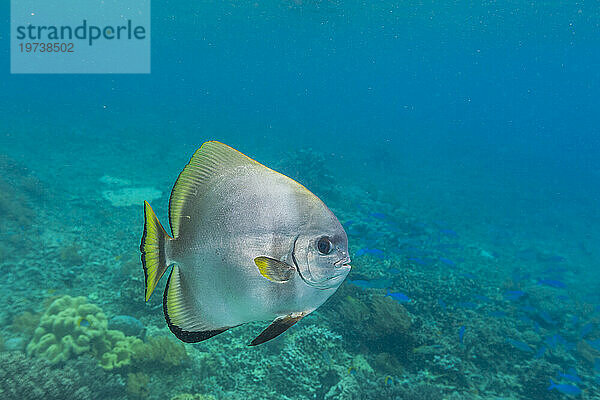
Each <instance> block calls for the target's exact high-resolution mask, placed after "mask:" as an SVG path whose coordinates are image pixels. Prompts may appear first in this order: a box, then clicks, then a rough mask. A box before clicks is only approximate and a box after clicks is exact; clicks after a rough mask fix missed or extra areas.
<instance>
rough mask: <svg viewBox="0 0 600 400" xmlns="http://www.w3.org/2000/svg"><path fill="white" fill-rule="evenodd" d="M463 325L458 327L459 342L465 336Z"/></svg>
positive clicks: (461, 341) (461, 342)
mask: <svg viewBox="0 0 600 400" xmlns="http://www.w3.org/2000/svg"><path fill="white" fill-rule="evenodd" d="M465 329H466V328H465V326H464V325H461V326H460V328H458V341H459V343H460V344H463V338H464V337H465Z"/></svg>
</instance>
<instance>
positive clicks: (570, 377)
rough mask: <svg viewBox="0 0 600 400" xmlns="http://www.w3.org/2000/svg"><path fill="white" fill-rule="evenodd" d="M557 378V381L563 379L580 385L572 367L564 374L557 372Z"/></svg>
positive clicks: (579, 379)
mask: <svg viewBox="0 0 600 400" xmlns="http://www.w3.org/2000/svg"><path fill="white" fill-rule="evenodd" d="M558 377H559V379H560V378H563V379H566V380H568V381H571V382H575V383H581V378H580V377H579V376H577V371H576V370H575V368H573V367H571V368H569V370H568V371H567V372H565V373H562V372H560V371H559V372H558Z"/></svg>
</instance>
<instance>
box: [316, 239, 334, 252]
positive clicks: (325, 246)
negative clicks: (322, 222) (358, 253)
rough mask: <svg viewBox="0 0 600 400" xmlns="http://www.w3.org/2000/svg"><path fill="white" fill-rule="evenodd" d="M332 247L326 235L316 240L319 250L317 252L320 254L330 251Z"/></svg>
mask: <svg viewBox="0 0 600 400" xmlns="http://www.w3.org/2000/svg"><path fill="white" fill-rule="evenodd" d="M332 248H333V243H331V240H329V238H328V237H326V236H323V237H322V238H320V239H319V241H318V242H317V250H319V253H321V254H329V253H331V249H332Z"/></svg>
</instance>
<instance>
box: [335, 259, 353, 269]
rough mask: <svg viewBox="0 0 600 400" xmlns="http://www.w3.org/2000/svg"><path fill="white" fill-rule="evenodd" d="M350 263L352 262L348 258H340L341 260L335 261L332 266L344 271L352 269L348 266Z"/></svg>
mask: <svg viewBox="0 0 600 400" xmlns="http://www.w3.org/2000/svg"><path fill="white" fill-rule="evenodd" d="M351 261H352V260H350V257H345V258H342V259H341V260H339V261H336V262H334V263H333V265H334V266H335V267H336V268H344V269H349V268H352V267H351V266H350V262H351Z"/></svg>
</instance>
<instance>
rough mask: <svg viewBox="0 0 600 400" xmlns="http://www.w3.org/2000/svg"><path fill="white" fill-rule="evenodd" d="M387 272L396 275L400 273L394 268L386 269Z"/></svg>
mask: <svg viewBox="0 0 600 400" xmlns="http://www.w3.org/2000/svg"><path fill="white" fill-rule="evenodd" d="M388 272H389V273H390V274H394V275H398V274H399V273H400V270H399V269H396V268H390V269H388Z"/></svg>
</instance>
